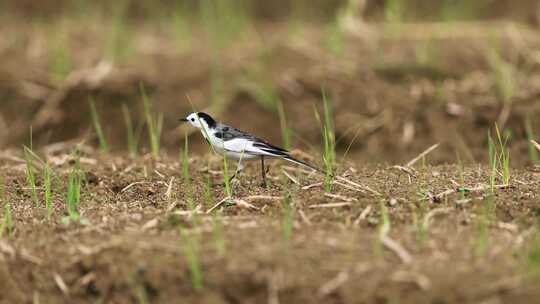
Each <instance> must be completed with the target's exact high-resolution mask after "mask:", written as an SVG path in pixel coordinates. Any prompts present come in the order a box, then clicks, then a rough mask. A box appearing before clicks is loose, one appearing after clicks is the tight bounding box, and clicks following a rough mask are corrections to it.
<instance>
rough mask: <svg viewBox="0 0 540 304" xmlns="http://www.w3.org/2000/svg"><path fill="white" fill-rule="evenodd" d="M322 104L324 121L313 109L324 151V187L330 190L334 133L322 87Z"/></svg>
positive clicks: (333, 159) (330, 113)
mask: <svg viewBox="0 0 540 304" xmlns="http://www.w3.org/2000/svg"><path fill="white" fill-rule="evenodd" d="M322 95H323V105H324V122H322V121H321V117H320V115H319V113H318V112H317V111H316V110H315V117H316V118H317V121H318V122H319V124H320V125H321V131H322V135H323V143H324V151H323V162H324V169H325V176H324V189H325V191H327V192H330V191H331V190H332V181H333V179H334V166H335V163H336V149H335V148H336V139H335V133H334V120H333V111H332V106H331V104H330V102H329V101H328V98H327V96H326V92H325V90H324V89H323V91H322Z"/></svg>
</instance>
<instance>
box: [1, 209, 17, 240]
mask: <svg viewBox="0 0 540 304" xmlns="http://www.w3.org/2000/svg"><path fill="white" fill-rule="evenodd" d="M13 231H14V225H13V215H12V214H11V204H10V203H5V204H4V218H3V219H2V222H1V223H0V239H1V238H3V237H4V234H5V233H6V232H7V235H8V237H9V238H12V237H13Z"/></svg>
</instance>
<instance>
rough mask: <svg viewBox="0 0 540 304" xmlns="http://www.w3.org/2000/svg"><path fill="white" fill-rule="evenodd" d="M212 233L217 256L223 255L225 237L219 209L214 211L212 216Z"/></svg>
mask: <svg viewBox="0 0 540 304" xmlns="http://www.w3.org/2000/svg"><path fill="white" fill-rule="evenodd" d="M212 235H213V238H214V244H215V246H216V251H217V254H218V256H220V257H223V256H225V251H226V246H225V237H224V235H223V217H222V211H221V210H218V211H217V212H215V213H214V215H213V217H212Z"/></svg>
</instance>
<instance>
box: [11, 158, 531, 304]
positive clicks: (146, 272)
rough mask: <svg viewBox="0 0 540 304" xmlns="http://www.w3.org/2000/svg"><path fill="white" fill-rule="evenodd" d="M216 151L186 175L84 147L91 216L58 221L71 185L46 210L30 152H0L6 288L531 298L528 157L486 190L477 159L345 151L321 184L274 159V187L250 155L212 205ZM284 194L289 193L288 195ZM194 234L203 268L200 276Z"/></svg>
mask: <svg viewBox="0 0 540 304" xmlns="http://www.w3.org/2000/svg"><path fill="white" fill-rule="evenodd" d="M57 158H58V157H57ZM51 159H52V160H56V158H54V157H52V158H51ZM60 159H61V158H60ZM58 163H61V161H60V160H59V161H58ZM94 163H95V165H94ZM220 163H221V162H220V161H219V160H216V159H210V160H205V159H201V158H198V157H195V158H193V159H192V160H191V162H190V167H191V168H192V170H191V171H190V172H191V182H190V183H186V181H185V180H184V178H183V177H182V175H181V174H180V173H179V172H181V171H182V168H181V167H182V165H181V164H180V163H179V162H178V161H176V160H174V159H162V160H160V161H157V162H154V161H150V160H147V161H145V160H143V159H140V160H137V161H130V160H126V159H124V158H122V157H121V156H119V157H109V156H99V155H98V154H91V155H87V156H85V158H84V159H83V164H82V167H83V168H84V172H85V173H86V176H87V179H86V183H85V184H84V186H83V190H82V192H81V193H82V198H81V205H80V207H79V209H80V212H81V216H82V217H83V218H84V219H85V220H86V221H87V223H86V224H85V225H80V224H75V223H71V224H69V225H65V224H62V223H61V220H60V219H61V218H62V217H63V216H66V211H65V208H64V206H63V204H61V202H62V201H64V200H65V198H64V197H62V196H61V195H55V196H54V201H55V203H56V205H55V208H54V214H53V217H52V219H53V220H51V221H47V220H46V217H45V209H44V207H43V206H40V207H37V208H36V207H35V206H34V202H33V201H32V200H31V199H30V197H29V195H28V190H26V189H25V187H24V185H25V184H26V178H25V173H24V164H19V163H17V161H16V160H12V161H3V162H2V172H3V176H4V177H3V178H4V180H5V183H6V194H5V197H4V200H5V201H7V202H11V204H12V208H13V211H12V212H13V219H14V227H15V230H14V232H13V236H12V238H10V239H5V240H3V241H2V242H1V243H0V244H1V246H0V252H1V255H0V257H1V261H2V268H1V271H0V277H1V280H2V282H3V284H2V291H1V294H2V299H3V301H4V302H5V303H16V302H31V301H34V303H35V302H36V301H37V302H39V303H58V302H66V303H67V302H69V303H74V302H106V303H129V302H136V301H139V302H143V303H156V302H159V303H165V302H170V301H171V300H172V299H182V302H184V303H200V302H209V303H231V302H233V303H236V302H238V303H261V302H270V303H276V302H277V301H279V302H280V303H293V302H295V303H298V302H324V303H375V302H376V303H395V302H399V303H434V302H436V303H454V302H470V303H480V302H481V303H506V302H508V301H513V302H516V303H526V302H528V301H529V300H530V299H533V298H535V297H538V296H539V290H538V288H537V286H538V283H539V281H538V279H537V278H536V276H534V275H532V274H531V272H530V270H531V268H530V267H529V266H530V265H529V264H528V263H529V261H530V259H529V255H530V254H531V246H533V247H534V246H538V245H534V222H535V218H536V216H537V215H538V212H539V209H538V204H537V201H538V195H537V192H538V191H537V190H538V184H539V181H540V176H539V175H538V173H536V172H533V171H526V170H515V171H512V180H513V181H514V182H512V184H511V185H510V186H508V187H504V188H501V189H495V191H494V195H493V196H489V194H488V193H489V192H490V190H487V188H489V187H487V188H486V187H485V185H487V183H486V182H487V180H488V179H489V178H488V176H489V175H490V172H489V170H488V169H486V168H483V167H481V166H475V167H469V168H465V169H464V170H463V171H462V169H460V168H458V167H457V166H454V165H449V166H428V167H424V168H422V167H421V166H420V168H418V170H414V171H412V170H411V171H410V173H407V172H405V171H401V170H399V169H396V168H386V167H384V166H367V167H365V166H363V167H356V168H355V167H350V168H349V167H346V170H345V171H344V173H343V174H342V175H343V176H346V178H347V179H348V180H352V181H355V182H356V183H359V185H357V186H355V185H351V184H348V183H346V182H343V183H341V184H336V185H334V187H333V190H332V192H331V193H326V192H325V191H324V190H323V188H322V186H321V184H320V182H321V180H322V178H321V177H320V176H313V175H309V174H306V173H302V172H296V173H295V171H291V170H290V169H288V170H289V172H291V175H293V176H296V177H297V178H298V179H299V180H301V184H300V185H296V184H294V183H293V182H291V181H290V180H289V179H288V178H286V177H285V176H284V175H283V173H281V169H279V166H278V165H277V164H272V165H273V167H272V169H271V171H270V172H269V177H270V180H271V182H270V185H269V187H268V189H262V188H261V187H260V185H259V183H260V179H259V176H258V168H257V167H256V166H255V167H249V168H248V170H247V172H246V173H244V174H243V175H242V176H241V178H240V179H239V181H238V183H235V184H234V189H235V194H234V201H235V203H236V205H232V206H228V207H224V206H225V205H223V206H222V208H215V209H211V208H212V207H213V206H214V205H215V204H216V203H217V202H219V201H221V199H222V198H223V197H225V194H224V189H223V186H222V185H221V183H222V181H223V179H222V175H221V174H220V171H219V169H220ZM208 164H210V168H208ZM70 166H71V165H70V164H69V161H67V162H66V163H64V164H60V165H59V166H57V167H54V171H55V172H57V176H55V178H53V180H54V181H55V182H54V183H53V185H54V187H53V189H59V191H60V189H62V187H64V184H65V183H64V181H65V180H66V179H67V177H66V174H65V173H62V172H65V171H67V170H68V169H69V167H70ZM145 172H146V174H145ZM460 172H461V173H460ZM56 177H57V178H58V179H56ZM208 180H210V181H211V182H210V185H211V186H209V187H210V189H209V194H205V190H204V189H203V188H204V187H205V186H204V185H208V183H207V181H208ZM460 181H462V182H463V183H460ZM343 185H345V186H343ZM359 186H361V187H359ZM483 187H484V188H483ZM366 189H369V190H366ZM448 190H450V191H448ZM188 192H190V193H192V194H193V204H195V205H196V206H197V207H196V209H195V211H193V212H190V211H189V210H190V209H189V208H188V205H187V203H186V199H185V197H186V193H188ZM59 193H62V192H59ZM287 195H291V199H290V201H289V202H290V204H291V208H292V209H288V208H286V207H284V206H288V205H284V204H285V203H284V196H287ZM209 210H212V212H208V211H209ZM284 210H291V213H287V212H285V211H284ZM287 214H290V215H291V216H290V217H289V216H287ZM385 217H387V220H386V219H385ZM287 223H290V225H291V226H290V227H291V229H292V230H291V231H290V237H288V236H287V235H288V234H287V233H288V232H287V231H289V230H288V229H289V228H287V227H289V226H288V224H287ZM385 223H386V224H385ZM386 225H388V226H386ZM181 231H183V232H181ZM186 242H188V243H189V244H195V245H194V247H193V248H195V249H193V248H191V247H189V248H191V249H186V246H187V245H186ZM191 242H193V243H191ZM531 242H532V243H531ZM192 249H193V250H195V252H196V254H197V256H198V262H197V265H199V267H201V271H202V286H203V287H202V289H201V290H200V291H198V292H196V291H194V290H193V286H192V275H193V274H192V272H191V271H190V265H191V264H190V263H188V261H189V258H188V256H189V253H190V252H191V250H192ZM536 251H538V248H536ZM536 267H537V266H536Z"/></svg>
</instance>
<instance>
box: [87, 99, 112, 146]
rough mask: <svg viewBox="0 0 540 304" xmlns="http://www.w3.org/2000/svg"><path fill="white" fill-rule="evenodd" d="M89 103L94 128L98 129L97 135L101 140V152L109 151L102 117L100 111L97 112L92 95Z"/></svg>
mask: <svg viewBox="0 0 540 304" xmlns="http://www.w3.org/2000/svg"><path fill="white" fill-rule="evenodd" d="M88 103H89V104H90V115H91V116H92V122H93V124H94V130H95V131H96V135H97V137H98V140H99V149H100V150H101V152H103V153H107V152H109V144H108V142H107V138H106V137H105V133H104V132H103V128H102V127H101V119H100V118H99V113H98V112H97V109H96V104H95V102H94V99H93V98H91V97H90V98H89V101H88Z"/></svg>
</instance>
